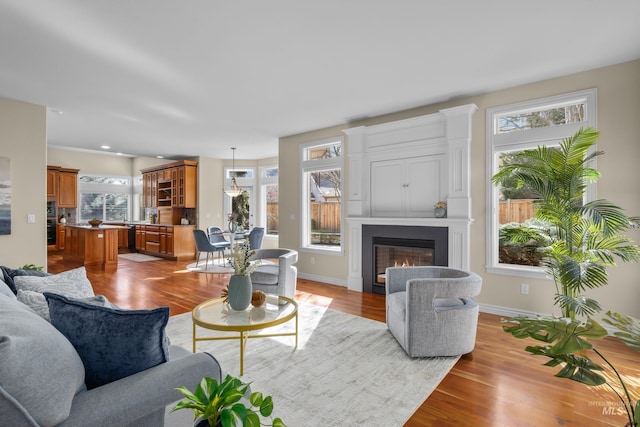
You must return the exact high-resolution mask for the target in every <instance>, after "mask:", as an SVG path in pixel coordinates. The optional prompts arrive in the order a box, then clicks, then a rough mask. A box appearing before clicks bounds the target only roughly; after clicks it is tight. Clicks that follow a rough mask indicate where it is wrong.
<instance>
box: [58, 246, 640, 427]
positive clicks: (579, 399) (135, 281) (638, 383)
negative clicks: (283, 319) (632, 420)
mask: <svg viewBox="0 0 640 427" xmlns="http://www.w3.org/2000/svg"><path fill="white" fill-rule="evenodd" d="M186 264H187V262H174V261H166V260H162V261H150V262H132V261H127V260H122V259H121V260H120V261H119V264H118V269H117V270H115V271H111V272H100V271H89V272H88V277H89V279H90V280H91V282H92V284H93V286H94V290H95V292H96V294H103V295H105V296H106V297H107V298H108V299H109V300H110V301H112V302H113V303H115V304H117V305H118V306H120V307H122V308H153V307H157V306H160V305H168V306H170V307H171V314H172V315H175V314H180V313H184V312H188V311H190V310H191V309H193V308H194V307H195V306H196V305H197V304H199V303H200V302H202V301H204V300H206V299H209V298H213V297H218V296H220V291H221V289H222V288H223V286H225V285H226V283H227V282H228V275H223V274H199V273H192V272H189V271H187V270H186V269H185V268H184V267H185V266H186ZM73 267H76V265H69V264H65V263H64V262H63V261H62V256H61V255H58V254H53V255H50V256H49V262H48V269H49V272H51V273H57V272H60V271H64V270H68V269H70V268H73ZM296 299H297V300H298V301H306V302H310V303H313V304H317V305H322V306H326V307H329V308H332V309H334V310H338V311H342V312H345V313H350V314H353V315H357V316H362V317H366V318H370V319H374V320H378V321H381V322H384V321H385V307H384V296H382V295H373V294H368V293H359V292H353V291H348V290H347V289H345V288H343V287H340V286H333V285H327V284H323V283H319V282H313V281H310V280H304V279H299V280H298V286H297V294H296ZM526 345H527V343H526V342H525V341H521V340H516V339H515V338H513V337H511V336H510V335H507V334H506V333H504V332H502V329H501V325H500V318H499V317H498V316H495V315H490V314H485V313H481V314H480V321H479V326H478V336H477V344H476V349H475V350H474V351H473V353H471V354H469V355H465V356H463V357H462V358H461V359H460V361H459V362H458V363H457V364H456V366H455V367H454V368H453V369H452V370H451V372H450V373H449V374H448V375H447V376H446V377H445V379H444V380H443V381H442V382H441V383H440V385H439V386H438V388H437V389H436V390H435V391H434V392H433V393H432V394H431V396H429V398H428V399H427V400H426V401H425V402H424V403H423V404H422V406H421V407H420V408H419V409H418V410H417V411H416V412H415V413H414V414H413V416H412V417H411V418H410V419H409V420H408V421H407V423H406V424H405V426H445V427H446V426H456V427H460V426H509V427H513V426H525V427H526V426H531V427H539V426H619V427H622V426H624V425H625V423H626V418H625V416H623V415H621V414H618V413H617V409H618V406H617V405H618V403H617V402H616V400H617V399H616V396H615V394H614V393H613V392H612V391H610V390H609V389H607V388H604V387H600V388H592V387H586V386H584V385H582V384H578V383H575V382H573V381H569V380H566V379H560V378H555V377H554V376H553V374H554V373H555V372H556V368H549V367H545V366H541V364H542V363H543V362H544V361H545V360H543V359H541V358H537V357H534V356H530V355H528V353H525V352H524V347H525V346H526ZM598 348H599V350H600V351H601V352H602V353H604V354H605V355H606V357H607V358H608V359H609V360H610V361H612V362H613V363H614V365H615V366H616V367H617V368H618V370H619V372H620V373H621V374H623V375H624V376H625V378H626V380H627V385H628V386H630V389H631V390H632V394H633V396H634V398H635V399H638V398H639V397H640V396H639V394H640V366H639V363H638V360H639V359H640V358H639V357H638V356H639V355H638V353H637V352H635V351H633V350H631V349H629V348H628V347H626V346H625V345H624V344H621V343H620V342H618V341H616V340H613V339H609V338H607V339H605V340H602V341H601V342H599V343H598ZM381 386H384V385H381ZM610 402H612V403H610ZM389 409H390V410H393V408H389ZM609 411H612V412H609Z"/></svg>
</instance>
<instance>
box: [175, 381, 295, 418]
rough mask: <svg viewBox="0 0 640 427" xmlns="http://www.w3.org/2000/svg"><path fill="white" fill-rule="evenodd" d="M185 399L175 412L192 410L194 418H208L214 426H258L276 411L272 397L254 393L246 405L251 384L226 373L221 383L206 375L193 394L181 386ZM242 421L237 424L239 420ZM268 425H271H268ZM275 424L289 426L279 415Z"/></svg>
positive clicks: (180, 390)
mask: <svg viewBox="0 0 640 427" xmlns="http://www.w3.org/2000/svg"><path fill="white" fill-rule="evenodd" d="M176 390H178V391H179V392H180V393H181V394H182V395H183V396H184V397H185V399H183V400H181V401H180V402H178V404H177V405H176V406H175V407H174V408H173V411H177V410H179V409H191V410H193V413H194V420H198V419H202V420H207V421H208V425H209V426H211V427H217V426H222V427H235V426H238V425H242V426H247V427H258V426H260V425H261V421H260V420H261V417H270V416H271V413H272V412H273V399H272V398H271V396H263V395H262V393H260V392H257V391H256V392H253V393H251V395H250V396H249V399H248V403H249V405H248V406H247V405H246V404H245V403H243V399H245V395H246V393H247V390H249V384H245V383H243V382H242V381H240V380H239V379H238V378H235V377H232V376H231V375H227V376H226V377H225V378H224V379H223V380H222V381H221V382H220V384H218V381H216V380H215V379H214V378H210V377H205V378H203V379H202V381H201V382H200V384H198V385H197V386H196V389H195V391H194V392H193V393H192V392H191V391H189V389H187V388H186V387H184V386H182V387H178V388H177V389H176ZM239 422H240V423H241V424H238V423H239ZM266 425H269V424H266ZM271 425H272V426H274V427H286V425H285V424H284V423H283V422H282V420H281V419H280V418H275V419H273V421H272V424H271Z"/></svg>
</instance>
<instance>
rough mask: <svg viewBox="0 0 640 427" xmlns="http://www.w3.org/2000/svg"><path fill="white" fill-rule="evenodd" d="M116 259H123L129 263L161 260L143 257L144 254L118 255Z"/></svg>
mask: <svg viewBox="0 0 640 427" xmlns="http://www.w3.org/2000/svg"><path fill="white" fill-rule="evenodd" d="M118 257H119V258H124V259H126V260H129V261H135V262H146V261H157V260H159V259H162V258H159V257H156V256H151V255H145V254H119V255H118Z"/></svg>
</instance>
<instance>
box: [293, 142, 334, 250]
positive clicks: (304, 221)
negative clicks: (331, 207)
mask: <svg viewBox="0 0 640 427" xmlns="http://www.w3.org/2000/svg"><path fill="white" fill-rule="evenodd" d="M329 145H340V156H334V157H328V158H323V159H313V160H311V159H308V152H309V150H311V149H313V148H319V147H322V146H329ZM344 148H345V147H344V138H343V137H342V136H336V137H334V138H325V139H321V140H316V141H310V142H307V143H304V144H301V145H300V179H301V181H300V182H301V184H302V185H301V186H300V187H301V191H302V192H301V197H300V200H301V204H302V205H301V207H300V212H301V223H300V231H301V234H300V249H301V250H302V251H305V252H315V253H320V254H328V255H340V256H343V255H344V248H345V235H344V234H345V233H344V230H345V227H344V222H345V221H344V214H345V210H344V176H345V175H344ZM330 169H339V170H340V245H339V246H329V245H317V244H312V243H311V230H310V224H311V220H310V218H309V215H310V212H309V208H310V199H309V194H310V190H309V177H308V174H310V173H312V172H318V171H324V170H330Z"/></svg>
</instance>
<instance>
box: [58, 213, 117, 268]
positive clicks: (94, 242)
mask: <svg viewBox="0 0 640 427" xmlns="http://www.w3.org/2000/svg"><path fill="white" fill-rule="evenodd" d="M121 228H124V227H121V226H114V225H100V226H98V227H92V226H90V225H82V224H77V225H69V224H67V226H66V227H65V242H64V254H63V259H64V260H65V261H71V262H80V263H82V265H84V266H85V267H87V268H88V269H90V268H94V269H101V270H107V269H115V268H117V267H118V230H119V229H121Z"/></svg>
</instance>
